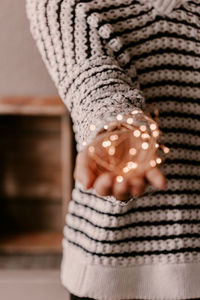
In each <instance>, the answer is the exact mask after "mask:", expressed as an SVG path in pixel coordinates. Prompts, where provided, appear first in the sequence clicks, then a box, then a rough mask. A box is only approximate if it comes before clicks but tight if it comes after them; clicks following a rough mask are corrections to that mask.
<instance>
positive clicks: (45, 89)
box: [0, 0, 57, 96]
mask: <svg viewBox="0 0 200 300" xmlns="http://www.w3.org/2000/svg"><path fill="white" fill-rule="evenodd" d="M56 94H57V92H56V89H55V86H54V84H53V82H52V81H51V79H50V77H49V75H48V73H47V70H46V68H45V66H44V64H43V62H42V60H41V57H40V54H39V52H38V50H37V48H36V46H35V43H34V41H33V40H32V36H31V34H30V31H29V24H28V20H27V17H26V14H25V0H0V96H5V95H18V96H19V95H56Z"/></svg>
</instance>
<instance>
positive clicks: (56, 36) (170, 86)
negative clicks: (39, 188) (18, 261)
mask: <svg viewBox="0 0 200 300" xmlns="http://www.w3.org/2000/svg"><path fill="white" fill-rule="evenodd" d="M27 13H28V17H29V19H30V24H31V32H32V34H33V37H34V38H35V40H36V42H37V46H38V48H39V50H40V52H41V54H42V58H43V60H44V62H45V64H46V66H47V68H48V70H49V73H50V74H51V76H52V78H53V80H54V82H55V84H56V86H57V88H58V91H59V94H60V96H61V98H62V100H63V101H64V103H65V104H66V106H67V107H68V109H69V111H70V112H71V117H72V120H73V129H74V132H75V137H76V141H77V150H78V156H77V161H76V169H75V174H74V175H75V178H76V182H75V187H74V189H73V192H72V200H71V202H70V204H69V212H68V214H67V216H66V226H65V229H64V235H65V237H64V239H63V260H62V267H61V280H62V283H63V285H64V286H65V287H66V288H67V289H68V290H69V291H70V293H71V294H72V299H74V298H73V297H75V298H77V297H89V298H93V299H105V300H111V299H113V300H120V299H160V300H161V299H163V300H164V299H170V300H172V299H190V298H199V297H200V285H199V274H200V210H199V202H200V196H199V195H200V193H199V192H200V189H199V179H200V172H199V170H200V168H199V163H200V153H199V145H200V137H199V134H198V132H199V130H200V118H199V112H200V101H199V95H200V76H199V75H200V2H199V0H192V1H187V0H138V1H133V0H107V1H105V0H27ZM152 104H153V105H156V107H157V108H158V110H159V115H160V117H159V127H160V129H161V130H162V132H163V136H164V138H165V145H167V146H169V147H170V149H171V154H170V156H169V158H168V159H167V160H166V162H165V163H164V164H163V165H162V167H160V169H159V168H152V169H151V170H150V171H149V172H147V173H146V174H145V176H144V177H137V178H134V177H133V178H130V180H129V181H128V182H127V181H124V182H123V183H121V184H120V183H117V182H116V181H113V176H112V174H111V173H109V172H108V173H105V174H103V175H101V176H99V177H95V170H94V168H93V167H92V165H91V162H90V160H89V158H88V156H87V153H86V150H85V145H86V144H89V143H90V142H91V141H93V140H94V139H95V137H96V135H97V134H98V133H99V132H100V129H101V128H103V126H104V125H105V124H107V123H109V122H111V121H112V120H113V119H115V117H116V116H117V115H118V114H119V113H120V114H131V111H133V110H137V109H140V110H143V111H144V108H147V110H148V109H149V107H150V106H151V105H152ZM165 177H166V178H167V187H166V188H165V189H164V187H165ZM147 180H148V181H149V183H151V184H152V185H153V186H154V187H157V188H158V189H156V190H155V191H154V193H153V194H150V190H151V186H149V187H147V189H146V193H145V194H144V193H143V192H144V190H145V183H146V182H145V181H147ZM148 188H149V189H148ZM138 196H139V197H138ZM73 295H74V296H73Z"/></svg>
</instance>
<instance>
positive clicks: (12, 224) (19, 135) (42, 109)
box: [0, 98, 75, 253]
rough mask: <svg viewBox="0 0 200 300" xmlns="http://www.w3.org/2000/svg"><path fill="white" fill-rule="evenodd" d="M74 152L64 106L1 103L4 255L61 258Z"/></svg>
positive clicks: (44, 101) (0, 248)
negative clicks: (50, 254) (54, 256)
mask: <svg viewBox="0 0 200 300" xmlns="http://www.w3.org/2000/svg"><path fill="white" fill-rule="evenodd" d="M74 149H75V146H74V139H73V134H72V125H71V119H70V115H69V112H68V111H67V109H66V108H65V106H64V105H63V103H62V102H61V100H59V99H58V98H6V99H0V233H1V240H0V253H5V252H9V253H12V252H13V253H16V252H19V253H24V252H26V253H30V252H31V253H46V252H47V253H49V252H61V239H62V230H63V225H64V222H65V221H64V219H65V214H66V212H67V206H68V203H69V201H70V198H71V190H72V186H73V177H72V174H73V166H74V159H75V153H74Z"/></svg>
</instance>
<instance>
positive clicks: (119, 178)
mask: <svg viewBox="0 0 200 300" xmlns="http://www.w3.org/2000/svg"><path fill="white" fill-rule="evenodd" d="M123 180H124V178H123V177H122V176H117V177H116V181H117V182H119V183H121V182H122V181H123Z"/></svg>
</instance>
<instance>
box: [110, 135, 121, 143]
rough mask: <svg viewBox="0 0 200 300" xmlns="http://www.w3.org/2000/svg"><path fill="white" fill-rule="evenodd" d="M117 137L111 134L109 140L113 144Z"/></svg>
mask: <svg viewBox="0 0 200 300" xmlns="http://www.w3.org/2000/svg"><path fill="white" fill-rule="evenodd" d="M118 138H119V137H118V135H117V134H112V135H111V136H110V140H111V141H112V142H113V141H116V140H118Z"/></svg>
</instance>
